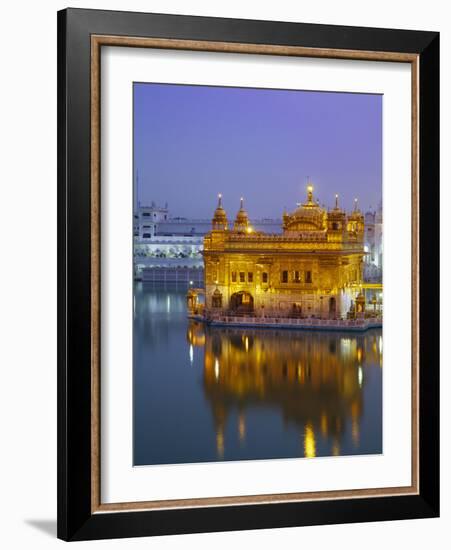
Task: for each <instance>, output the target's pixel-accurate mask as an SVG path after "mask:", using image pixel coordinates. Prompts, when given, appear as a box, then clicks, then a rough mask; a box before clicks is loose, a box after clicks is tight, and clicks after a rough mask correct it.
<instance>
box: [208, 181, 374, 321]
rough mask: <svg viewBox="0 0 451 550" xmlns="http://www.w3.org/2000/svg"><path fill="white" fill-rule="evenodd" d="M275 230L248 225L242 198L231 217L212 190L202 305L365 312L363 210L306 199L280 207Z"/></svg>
mask: <svg viewBox="0 0 451 550" xmlns="http://www.w3.org/2000/svg"><path fill="white" fill-rule="evenodd" d="M282 229H283V231H282V233H281V234H269V233H264V232H261V231H256V230H254V229H253V228H252V226H251V224H250V221H249V216H248V213H247V212H246V210H245V208H244V201H243V199H241V204H240V208H239V210H238V213H237V215H236V218H235V221H234V223H233V225H231V226H230V227H229V222H228V220H227V214H226V212H225V210H224V208H223V205H222V196H221V195H219V198H218V205H217V208H216V210H215V212H214V216H213V219H212V229H211V231H210V232H209V233H207V234H206V235H205V237H204V252H203V254H204V269H205V271H204V281H205V306H204V307H205V313H206V314H207V315H208V314H209V313H212V314H213V313H221V314H222V313H233V314H237V315H240V314H246V315H252V316H268V315H269V316H271V315H272V316H274V315H277V316H286V317H290V316H295V317H298V318H311V317H315V318H318V319H346V318H347V317H348V318H349V317H350V316H354V317H358V316H362V317H363V316H364V314H365V297H364V294H363V293H362V283H363V259H364V255H365V251H364V216H363V214H362V212H361V211H360V210H359V208H358V204H357V199H356V200H355V205H354V210H353V211H352V212H350V213H346V212H345V211H344V210H342V209H341V208H340V206H339V203H338V195H336V196H335V206H334V208H331V209H329V210H326V209H325V208H322V207H321V206H320V205H319V202H318V201H317V200H315V199H314V196H313V185H311V184H309V185H308V186H307V197H306V200H305V202H303V203H300V204H297V208H296V209H295V210H294V211H293V212H291V213H287V212H284V213H283V218H282Z"/></svg>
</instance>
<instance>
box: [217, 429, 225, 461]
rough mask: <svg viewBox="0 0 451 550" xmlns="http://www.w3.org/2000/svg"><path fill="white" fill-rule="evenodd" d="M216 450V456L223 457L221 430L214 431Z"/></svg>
mask: <svg viewBox="0 0 451 550" xmlns="http://www.w3.org/2000/svg"><path fill="white" fill-rule="evenodd" d="M216 452H217V455H218V458H224V432H223V431H222V430H219V431H218V432H217V433H216Z"/></svg>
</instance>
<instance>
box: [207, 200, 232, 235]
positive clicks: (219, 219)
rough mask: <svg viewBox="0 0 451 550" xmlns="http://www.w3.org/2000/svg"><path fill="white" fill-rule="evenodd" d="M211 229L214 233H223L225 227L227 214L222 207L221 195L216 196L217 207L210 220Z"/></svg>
mask: <svg viewBox="0 0 451 550" xmlns="http://www.w3.org/2000/svg"><path fill="white" fill-rule="evenodd" d="M211 225H212V229H213V230H216V231H225V230H226V229H227V227H228V225H227V214H226V212H225V210H224V208H223V207H222V195H221V193H219V194H218V206H217V207H216V210H215V213H214V215H213V219H212V220H211Z"/></svg>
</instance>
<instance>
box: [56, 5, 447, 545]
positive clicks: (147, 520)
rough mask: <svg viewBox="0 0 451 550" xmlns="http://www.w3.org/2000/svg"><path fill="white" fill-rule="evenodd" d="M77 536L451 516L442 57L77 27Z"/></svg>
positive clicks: (299, 35)
mask: <svg viewBox="0 0 451 550" xmlns="http://www.w3.org/2000/svg"><path fill="white" fill-rule="evenodd" d="M58 94H59V101H58V201H59V220H58V225H59V229H58V239H59V257H58V262H59V289H58V291H59V325H58V326H59V335H58V342H59V366H58V400H59V407H58V436H59V442H58V454H59V456H58V468H59V470H58V482H59V488H58V536H59V537H60V538H62V539H64V540H85V539H98V538H113V537H131V536H148V535H162V534H171V533H174V534H175V533H193V532H208V531H226V530H238V529H258V528H272V527H284V526H300V525H313V524H329V523H345V522H362V521H379V520H388V519H403V518H406V519H407V518H425V517H435V516H437V515H438V514H439V419H438V411H439V360H438V355H439V351H438V338H439V336H438V334H439V331H438V322H439V321H438V313H439V304H440V300H439V291H438V288H439V285H438V273H439V270H438V265H439V248H438V242H439V229H438V228H439V224H438V204H439V35H438V33H434V32H426V31H409V30H389V29H375V28H357V27H338V26H328V25H313V24H302V23H283V22H270V21H252V20H233V19H218V18H207V17H192V16H172V15H160V14H158V15H157V14H146V13H130V12H127V13H126V12H124V13H122V12H109V11H97V10H79V9H67V10H64V11H62V12H59V13H58Z"/></svg>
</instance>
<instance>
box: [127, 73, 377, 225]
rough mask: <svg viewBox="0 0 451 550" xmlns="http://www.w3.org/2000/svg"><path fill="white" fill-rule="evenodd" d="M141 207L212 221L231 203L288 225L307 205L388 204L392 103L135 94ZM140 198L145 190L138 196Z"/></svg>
mask: <svg viewBox="0 0 451 550" xmlns="http://www.w3.org/2000/svg"><path fill="white" fill-rule="evenodd" d="M134 162H135V180H136V174H138V177H139V200H140V202H141V204H149V203H150V202H151V201H152V200H154V201H155V202H156V203H157V204H159V205H163V204H164V203H165V202H166V201H167V202H168V204H169V210H170V213H171V215H172V216H186V217H196V218H210V217H211V216H212V214H213V211H214V209H215V207H216V203H217V198H216V197H217V194H218V193H222V194H223V204H224V208H225V209H226V211H227V215H228V217H229V218H233V217H235V214H236V211H237V210H238V208H239V199H240V196H244V198H245V206H246V209H247V210H248V212H249V216H250V217H251V218H259V217H270V218H279V217H281V214H282V211H283V208H284V207H287V209H288V210H293V209H294V208H295V207H296V202H299V201H303V200H304V198H305V187H306V181H307V176H310V179H311V180H312V182H313V184H314V187H315V191H314V194H315V198H318V199H319V200H320V203H321V204H323V203H324V204H325V205H326V206H332V205H333V203H334V196H335V193H338V194H339V195H340V203H341V205H342V206H343V207H344V208H347V209H351V208H352V204H353V200H354V197H358V198H359V204H360V207H361V208H362V209H363V210H366V209H368V208H369V207H370V206H371V207H372V208H376V207H377V205H378V203H379V201H380V200H381V198H382V96H381V95H369V94H351V93H331V92H303V91H291V90H264V89H253V88H247V89H243V88H223V87H208V86H179V85H170V84H169V85H168V84H146V83H135V84H134ZM135 196H136V188H135Z"/></svg>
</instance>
